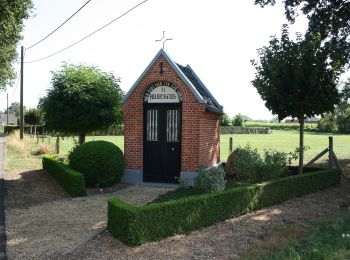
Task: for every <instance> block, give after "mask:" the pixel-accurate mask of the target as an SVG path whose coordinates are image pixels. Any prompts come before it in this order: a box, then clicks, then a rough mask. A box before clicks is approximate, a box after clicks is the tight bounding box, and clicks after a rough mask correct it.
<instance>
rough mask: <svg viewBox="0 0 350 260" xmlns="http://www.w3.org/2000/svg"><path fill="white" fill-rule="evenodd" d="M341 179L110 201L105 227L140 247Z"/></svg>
mask: <svg viewBox="0 0 350 260" xmlns="http://www.w3.org/2000/svg"><path fill="white" fill-rule="evenodd" d="M340 178H341V175H340V173H339V172H338V171H336V170H323V171H318V172H313V173H307V174H302V175H296V176H289V177H285V178H281V179H277V180H272V181H269V182H265V183H261V184H254V185H248V186H242V187H239V188H232V189H227V190H224V191H222V192H214V193H205V194H202V195H198V196H189V197H185V198H181V199H178V200H173V201H167V202H162V203H155V204H148V205H144V206H133V205H129V204H127V203H125V202H123V201H122V200H120V199H118V198H116V197H113V198H111V199H110V200H109V201H108V223H107V226H108V230H109V232H110V233H111V234H112V235H113V236H114V237H116V238H118V239H120V240H121V241H123V242H125V243H126V244H129V245H139V244H142V243H145V242H147V241H154V240H158V239H160V238H163V237H167V236H172V235H175V234H182V233H185V232H188V231H191V230H195V229H198V228H201V227H205V226H209V225H212V224H214V223H217V222H219V221H223V220H226V219H229V218H232V217H234V216H238V215H241V214H244V213H247V212H250V211H253V210H256V209H260V208H263V207H267V206H271V205H275V204H277V203H280V202H283V201H286V200H288V199H291V198H294V197H297V196H302V195H305V194H308V193H311V192H315V191H318V190H321V189H325V188H327V187H330V186H333V185H335V184H338V183H339V182H340Z"/></svg>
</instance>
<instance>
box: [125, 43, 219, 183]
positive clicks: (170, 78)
mask: <svg viewBox="0 0 350 260" xmlns="http://www.w3.org/2000/svg"><path fill="white" fill-rule="evenodd" d="M122 110H123V115H124V153H125V172H124V176H123V181H124V182H128V183H134V184H138V183H143V182H165V183H177V182H178V180H179V178H181V179H184V180H186V181H187V182H188V183H190V184H193V179H194V177H195V176H196V174H197V173H196V171H197V169H198V167H199V166H207V167H210V166H213V165H215V164H217V163H218V162H219V161H220V117H221V115H222V113H223V107H222V106H221V105H220V104H219V103H218V102H217V100H216V99H215V98H214V97H213V95H212V94H211V93H210V91H209V90H208V88H207V87H206V86H205V85H204V84H203V82H202V81H201V80H200V79H199V77H198V76H197V75H196V73H195V72H194V71H193V69H192V68H191V67H190V66H189V65H187V66H186V67H184V66H181V65H180V64H177V63H175V62H174V61H173V60H172V59H171V58H170V57H169V55H168V54H167V53H166V52H165V51H164V50H163V49H161V50H160V51H159V52H158V54H157V55H156V56H155V57H154V59H153V60H152V61H151V63H150V64H149V65H148V66H147V68H146V69H145V70H144V72H143V73H142V74H141V76H140V77H139V78H138V80H137V81H136V82H135V84H134V85H133V86H132V87H131V89H130V90H129V91H128V93H127V94H126V96H125V98H124V100H123V106H122Z"/></svg>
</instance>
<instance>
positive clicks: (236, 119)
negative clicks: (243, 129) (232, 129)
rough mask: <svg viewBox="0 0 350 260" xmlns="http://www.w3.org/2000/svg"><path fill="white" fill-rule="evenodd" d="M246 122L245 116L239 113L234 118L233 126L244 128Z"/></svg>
mask: <svg viewBox="0 0 350 260" xmlns="http://www.w3.org/2000/svg"><path fill="white" fill-rule="evenodd" d="M245 121H246V120H245V119H244V116H243V115H242V114H241V113H239V114H237V115H236V116H235V117H234V118H233V121H232V124H233V125H234V126H243V124H244V122H245Z"/></svg>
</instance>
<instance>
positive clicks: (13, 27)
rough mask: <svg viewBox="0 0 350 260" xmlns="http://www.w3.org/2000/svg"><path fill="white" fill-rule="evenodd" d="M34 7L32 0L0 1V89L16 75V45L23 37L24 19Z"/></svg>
mask: <svg viewBox="0 0 350 260" xmlns="http://www.w3.org/2000/svg"><path fill="white" fill-rule="evenodd" d="M32 7H33V5H32V0H1V1H0V17H1V19H0V90H4V89H6V88H7V86H8V85H9V84H11V82H12V81H13V79H14V78H15V77H16V74H15V71H14V69H13V67H12V63H13V61H14V60H15V59H16V58H17V51H16V45H17V43H18V41H19V40H20V39H21V38H22V36H21V32H22V29H23V20H24V19H27V18H28V17H29V15H30V10H31V9H32Z"/></svg>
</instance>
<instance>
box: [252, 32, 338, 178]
mask: <svg viewBox="0 0 350 260" xmlns="http://www.w3.org/2000/svg"><path fill="white" fill-rule="evenodd" d="M258 56H259V61H255V60H253V61H252V64H253V65H254V67H255V69H256V73H255V79H254V80H253V81H252V84H253V85H254V87H255V88H256V89H257V90H258V93H259V94H260V96H261V98H262V99H263V100H264V101H265V106H266V107H267V108H268V109H269V110H271V111H272V113H273V114H276V115H278V118H279V120H282V119H283V118H285V117H287V116H290V117H292V118H298V120H299V124H300V140H299V153H300V154H299V173H301V172H302V167H303V155H304V120H305V118H306V117H312V116H315V115H319V114H323V113H325V112H329V111H333V110H334V105H335V104H338V103H339V101H340V94H339V92H338V90H337V80H338V78H339V72H338V71H337V70H336V69H334V68H333V67H332V66H331V64H330V62H331V61H330V60H329V59H328V54H327V52H326V51H325V50H324V49H323V48H322V42H321V40H320V38H317V37H315V38H314V39H308V40H303V39H302V38H301V37H300V35H299V36H298V37H297V40H296V41H295V42H293V41H292V40H290V39H289V35H288V26H286V25H284V26H283V29H282V36H281V40H278V39H277V38H276V37H273V38H272V39H271V40H270V43H269V46H267V47H266V46H265V47H263V48H261V49H259V51H258Z"/></svg>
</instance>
